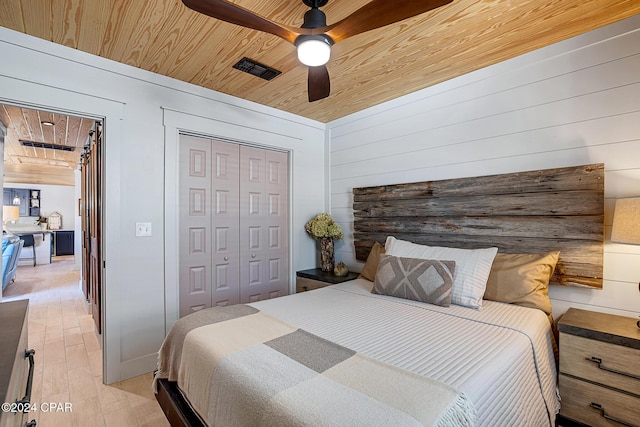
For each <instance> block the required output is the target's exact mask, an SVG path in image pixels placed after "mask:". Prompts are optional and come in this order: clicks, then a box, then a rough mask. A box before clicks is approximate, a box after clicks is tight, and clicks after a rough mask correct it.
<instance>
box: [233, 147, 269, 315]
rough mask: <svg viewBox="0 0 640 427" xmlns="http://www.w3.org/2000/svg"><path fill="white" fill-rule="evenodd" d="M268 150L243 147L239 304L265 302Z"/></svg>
mask: <svg viewBox="0 0 640 427" xmlns="http://www.w3.org/2000/svg"><path fill="white" fill-rule="evenodd" d="M266 179H267V174H266V164H265V150H263V149H259V148H254V147H247V146H240V302H242V303H247V302H254V301H260V300H261V299H265V296H264V295H263V293H264V289H265V286H266V277H267V276H266V275H267V271H266V263H265V260H266V246H265V242H266V241H267V231H266V228H267V221H266V212H267V197H266V194H265V189H266Z"/></svg>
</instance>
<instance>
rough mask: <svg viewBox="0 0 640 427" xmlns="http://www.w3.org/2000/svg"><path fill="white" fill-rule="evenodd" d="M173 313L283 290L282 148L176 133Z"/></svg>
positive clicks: (285, 246)
mask: <svg viewBox="0 0 640 427" xmlns="http://www.w3.org/2000/svg"><path fill="white" fill-rule="evenodd" d="M179 156H180V159H179V164H180V172H179V189H180V196H179V205H180V206H179V223H180V225H179V245H180V248H179V249H180V251H179V252H180V259H179V267H178V268H179V280H180V284H179V289H180V294H179V296H180V316H181V317H182V316H185V315H187V314H189V313H192V312H194V311H198V310H201V309H203V308H207V307H211V306H214V305H230V304H237V303H246V302H253V301H259V300H262V299H267V298H274V297H278V296H282V295H286V294H288V293H289V259H288V256H289V249H288V241H289V237H288V206H289V197H288V188H289V184H288V169H289V168H288V155H287V153H284V152H279V151H271V150H267V149H263V148H257V147H251V146H246V145H240V144H233V143H229V142H222V141H217V140H212V139H207V138H200V137H193V136H186V135H181V136H180V151H179Z"/></svg>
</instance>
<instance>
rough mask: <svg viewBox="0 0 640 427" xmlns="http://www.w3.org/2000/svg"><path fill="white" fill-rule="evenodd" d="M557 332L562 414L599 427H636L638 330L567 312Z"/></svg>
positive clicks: (619, 321) (627, 321) (631, 324)
mask: <svg viewBox="0 0 640 427" xmlns="http://www.w3.org/2000/svg"><path fill="white" fill-rule="evenodd" d="M558 328H559V330H560V343H559V344H560V376H559V388H560V397H561V405H562V406H561V409H560V415H561V416H560V417H559V420H558V421H559V424H561V425H565V424H564V423H563V421H564V418H563V417H566V418H568V419H569V421H572V420H573V421H579V422H582V423H586V424H588V425H591V426H594V427H597V426H619V425H627V426H637V425H640V329H638V328H637V327H636V321H635V320H634V319H632V318H630V317H622V316H614V315H611V314H604V313H596V312H592V311H586V310H579V309H575V308H571V309H569V310H568V311H567V312H566V313H565V314H564V316H562V318H561V319H560V321H559V322H558Z"/></svg>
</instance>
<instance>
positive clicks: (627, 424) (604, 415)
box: [589, 402, 637, 427]
mask: <svg viewBox="0 0 640 427" xmlns="http://www.w3.org/2000/svg"><path fill="white" fill-rule="evenodd" d="M589 406H591V407H592V408H593V409H597V410H598V411H600V415H602V417H603V418H605V419H607V420H609V421H613V422H616V423H618V424H622V425H623V426H628V427H637V426H636V425H635V424H631V423H628V422H626V421H623V420H621V419H619V418H615V417H612V416H611V415H607V413H606V412H605V411H604V408H603V407H602V405H600V404H599V403H593V402H591V404H590V405H589Z"/></svg>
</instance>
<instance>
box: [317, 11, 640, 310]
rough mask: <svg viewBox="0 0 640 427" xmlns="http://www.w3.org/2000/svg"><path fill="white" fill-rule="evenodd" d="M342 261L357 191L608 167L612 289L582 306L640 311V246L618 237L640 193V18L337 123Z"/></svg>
mask: <svg viewBox="0 0 640 427" xmlns="http://www.w3.org/2000/svg"><path fill="white" fill-rule="evenodd" d="M328 132H330V144H331V168H330V172H331V180H330V182H331V212H332V214H333V215H334V217H335V218H336V219H337V221H339V222H340V223H341V225H342V226H343V227H344V228H345V230H346V239H345V240H344V241H342V242H339V243H338V244H337V246H336V252H337V253H336V259H337V260H344V261H345V262H347V264H348V265H350V267H351V268H353V269H354V270H359V269H360V268H361V267H362V263H360V262H358V261H356V260H355V254H354V250H353V240H352V233H353V212H352V208H351V205H352V202H353V198H352V188H353V187H360V186H374V185H384V184H394V183H402V182H415V181H427V180H439V179H447V178H459V177H469V176H479V175H490V174H497V173H508V172H517V171H525V170H537V169H547V168H555V167H564V166H577V165H582V164H588V163H604V165H605V198H606V202H605V210H606V215H605V225H606V227H605V228H606V240H607V241H606V243H605V247H604V251H605V257H604V259H605V269H604V278H605V280H604V288H603V290H590V289H579V288H563V287H556V286H554V287H552V289H551V290H550V294H551V297H552V300H553V307H554V315H556V316H557V315H559V314H561V313H562V312H564V311H566V309H567V308H568V307H570V306H575V307H580V308H586V309H591V310H596V311H606V312H611V313H616V314H622V315H627V316H636V315H638V314H640V292H639V289H638V281H640V247H635V246H628V245H619V244H612V243H610V242H609V241H608V240H609V234H610V231H611V218H612V211H613V203H614V201H615V199H616V198H620V197H630V196H640V16H634V17H632V18H629V19H626V20H624V21H620V22H618V23H615V24H612V25H609V26H607V27H604V28H601V29H598V30H595V31H592V32H590V33H587V34H584V35H581V36H578V37H575V38H572V39H569V40H566V41H564V42H561V43H558V44H555V45H552V46H549V47H546V48H543V49H540V50H537V51H535V52H531V53H529V54H526V55H522V56H520V57H517V58H514V59H511V60H508V61H505V62H502V63H499V64H496V65H494V66H491V67H487V68H485V69H482V70H479V71H477V72H474V73H470V74H468V75H465V76H462V77H459V78H456V79H453V80H449V81H446V82H444V83H441V84H439V85H436V86H433V87H430V88H427V89H425V90H422V91H420V92H416V93H413V94H410V95H407V96H404V97H402V98H398V99H396V100H393V101H390V102H388V103H385V104H382V105H379V106H376V107H373V108H371V109H369V110H365V111H362V112H359V113H356V114H354V115H351V116H348V117H345V118H342V119H339V120H336V121H334V122H331V123H329V125H328Z"/></svg>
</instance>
